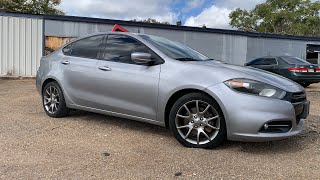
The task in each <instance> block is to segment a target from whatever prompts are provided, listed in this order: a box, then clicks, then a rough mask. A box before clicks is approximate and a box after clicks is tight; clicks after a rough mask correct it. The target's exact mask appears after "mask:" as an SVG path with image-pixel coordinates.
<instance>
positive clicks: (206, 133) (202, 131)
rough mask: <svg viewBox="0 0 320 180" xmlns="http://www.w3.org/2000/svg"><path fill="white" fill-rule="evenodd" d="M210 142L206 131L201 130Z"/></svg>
mask: <svg viewBox="0 0 320 180" xmlns="http://www.w3.org/2000/svg"><path fill="white" fill-rule="evenodd" d="M200 132H201V133H202V134H203V135H204V136H205V137H206V138H207V139H208V140H209V141H211V139H210V137H209V136H208V134H207V133H206V132H205V131H204V130H201V131H200Z"/></svg>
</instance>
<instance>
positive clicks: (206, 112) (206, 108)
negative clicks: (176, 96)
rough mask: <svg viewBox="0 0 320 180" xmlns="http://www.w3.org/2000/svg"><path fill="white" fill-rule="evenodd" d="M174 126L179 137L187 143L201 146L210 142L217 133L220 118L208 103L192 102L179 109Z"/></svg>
mask: <svg viewBox="0 0 320 180" xmlns="http://www.w3.org/2000/svg"><path fill="white" fill-rule="evenodd" d="M175 125H176V128H177V130H178V132H179V134H180V136H181V137H182V138H184V139H185V140H186V141H187V142H189V143H191V144H195V145H202V144H207V143H209V142H211V141H212V140H213V139H214V138H215V137H216V136H217V134H218V133H219V130H220V117H219V114H218V112H217V110H216V109H215V108H214V107H213V106H212V105H210V104H209V103H207V102H205V101H201V100H194V101H189V102H187V103H185V104H184V105H182V106H181V107H180V108H179V110H178V112H177V114H176V118H175Z"/></svg>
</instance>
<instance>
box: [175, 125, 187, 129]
mask: <svg viewBox="0 0 320 180" xmlns="http://www.w3.org/2000/svg"><path fill="white" fill-rule="evenodd" d="M177 128H178V129H184V128H189V129H190V125H184V126H179V127H177Z"/></svg>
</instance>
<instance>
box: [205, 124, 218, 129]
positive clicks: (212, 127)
mask: <svg viewBox="0 0 320 180" xmlns="http://www.w3.org/2000/svg"><path fill="white" fill-rule="evenodd" d="M207 126H208V127H210V128H211V129H215V130H219V128H217V127H214V126H212V125H211V124H207Z"/></svg>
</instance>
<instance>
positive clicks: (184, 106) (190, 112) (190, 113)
mask: <svg viewBox="0 0 320 180" xmlns="http://www.w3.org/2000/svg"><path fill="white" fill-rule="evenodd" d="M183 107H184V108H186V110H187V112H188V113H189V115H191V112H190V110H189V108H188V107H187V106H186V105H183Z"/></svg>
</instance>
